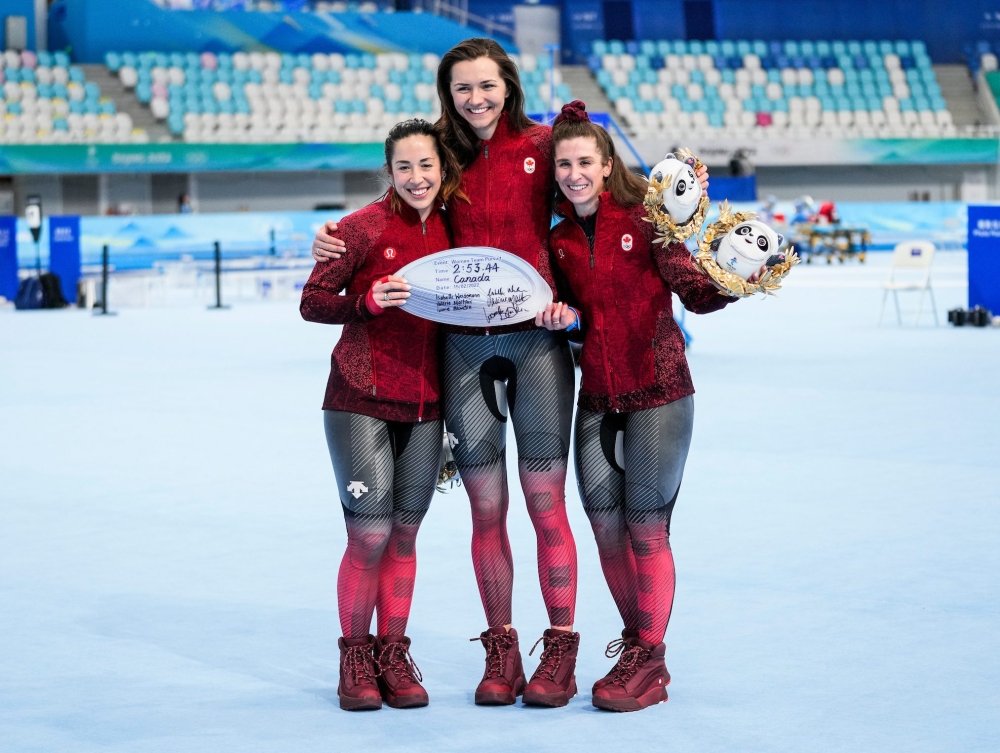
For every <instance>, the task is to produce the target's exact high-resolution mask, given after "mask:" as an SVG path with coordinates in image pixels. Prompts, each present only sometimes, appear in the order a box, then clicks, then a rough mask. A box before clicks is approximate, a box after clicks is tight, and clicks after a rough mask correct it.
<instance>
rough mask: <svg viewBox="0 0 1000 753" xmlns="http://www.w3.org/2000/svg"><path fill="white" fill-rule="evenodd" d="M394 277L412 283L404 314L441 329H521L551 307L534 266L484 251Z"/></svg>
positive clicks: (435, 258) (425, 261) (434, 257)
mask: <svg viewBox="0 0 1000 753" xmlns="http://www.w3.org/2000/svg"><path fill="white" fill-rule="evenodd" d="M396 275H397V276H398V277H404V278H406V279H407V280H408V281H409V283H410V298H409V299H408V300H407V301H406V304H405V305H404V306H403V307H402V308H403V311H408V312H409V313H411V314H413V315H414V316H419V317H422V318H424V319H430V320H431V321H435V322H440V323H442V324H454V325H458V326H463V327H499V326H501V325H504V324H518V323H520V322H525V321H529V320H533V319H534V318H535V314H536V313H538V312H539V311H544V310H545V307H546V306H547V305H548V304H550V303H552V290H551V288H549V286H548V283H546V282H545V280H543V279H542V277H541V275H539V274H538V272H537V270H535V268H534V267H533V266H531V264H529V263H528V262H526V261H524V260H523V259H521V258H520V257H518V256H515V255H514V254H511V253H508V252H506V251H501V250H500V249H496V248H488V247H485V246H474V247H467V248H453V249H450V250H448V251H441V252H439V253H436V254H430V255H429V256H425V257H423V258H422V259H418V260H417V261H415V262H412V263H410V264H407V265H406V266H405V267H403V268H402V269H400V270H399V271H398V272H396Z"/></svg>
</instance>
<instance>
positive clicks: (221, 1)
mask: <svg viewBox="0 0 1000 753" xmlns="http://www.w3.org/2000/svg"><path fill="white" fill-rule="evenodd" d="M153 2H155V3H156V4H157V5H159V6H160V7H161V8H168V9H170V10H228V9H230V8H237V9H239V10H248V11H264V12H274V13H286V12H289V11H301V10H306V11H315V12H317V13H345V12H347V11H355V12H358V13H377V12H380V11H391V10H392V9H393V3H391V2H388V1H387V0H382V1H381V2H373V1H372V0H366V1H365V2H331V1H330V0H305V1H303V0H286V1H282V0H228V1H227V0H153Z"/></svg>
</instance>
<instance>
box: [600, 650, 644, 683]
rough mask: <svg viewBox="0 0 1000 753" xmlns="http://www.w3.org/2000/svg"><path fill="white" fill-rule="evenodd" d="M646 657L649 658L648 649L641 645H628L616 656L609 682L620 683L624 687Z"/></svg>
mask: <svg viewBox="0 0 1000 753" xmlns="http://www.w3.org/2000/svg"><path fill="white" fill-rule="evenodd" d="M647 659H649V650H648V649H645V648H643V647H642V646H629V647H628V648H627V649H625V650H624V651H622V655H621V656H620V657H619V658H618V663H617V664H615V666H614V668H613V669H612V670H611V674H612V675H613V677H612V678H611V682H610V683H609V684H611V685H620V686H621V687H623V688H624V687H625V686H626V685H627V684H628V681H629V680H631V679H632V678H633V677H634V676H635V673H636V672H638V671H639V668H640V667H642V665H643V664H645V663H646V660H647Z"/></svg>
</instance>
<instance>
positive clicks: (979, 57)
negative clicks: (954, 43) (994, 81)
mask: <svg viewBox="0 0 1000 753" xmlns="http://www.w3.org/2000/svg"><path fill="white" fill-rule="evenodd" d="M965 59H966V60H967V61H968V63H969V70H970V71H971V72H972V77H973V78H975V77H976V76H977V75H978V73H979V71H980V70H982V71H983V72H984V73H989V72H990V71H995V70H997V69H998V68H1000V66H998V64H997V61H998V59H1000V42H997V43H995V44H991V43H990V42H986V41H979V42H970V43H969V44H967V45H966V46H965Z"/></svg>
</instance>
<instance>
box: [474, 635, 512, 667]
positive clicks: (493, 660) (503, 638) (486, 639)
mask: <svg viewBox="0 0 1000 753" xmlns="http://www.w3.org/2000/svg"><path fill="white" fill-rule="evenodd" d="M469 640H470V641H472V642H475V641H482V642H483V646H485V647H486V677H503V668H504V665H506V663H507V652H509V651H510V647H511V646H513V645H514V636H512V635H511V634H510V633H507V634H505V635H480V636H477V637H475V638H469Z"/></svg>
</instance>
